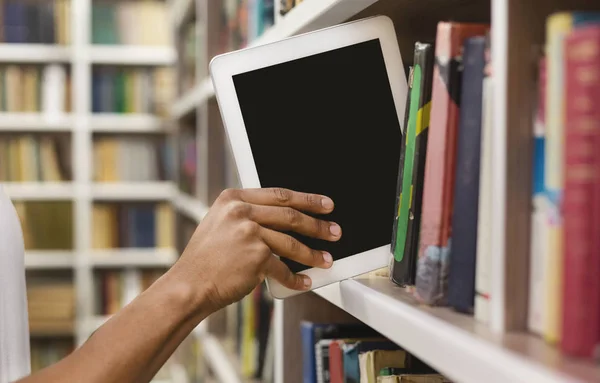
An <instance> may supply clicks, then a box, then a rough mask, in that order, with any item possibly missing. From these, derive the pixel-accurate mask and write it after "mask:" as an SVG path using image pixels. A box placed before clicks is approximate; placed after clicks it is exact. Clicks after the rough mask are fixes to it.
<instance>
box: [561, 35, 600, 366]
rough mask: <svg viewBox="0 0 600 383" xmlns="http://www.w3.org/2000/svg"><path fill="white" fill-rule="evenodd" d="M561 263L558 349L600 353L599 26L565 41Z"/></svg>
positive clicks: (581, 354)
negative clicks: (599, 308)
mask: <svg viewBox="0 0 600 383" xmlns="http://www.w3.org/2000/svg"><path fill="white" fill-rule="evenodd" d="M564 56H565V66H564V69H565V72H564V73H565V80H566V81H565V85H566V92H565V101H566V108H565V146H564V160H563V161H564V169H568V171H565V174H564V191H563V201H562V203H563V206H562V208H563V211H564V215H563V221H562V222H563V230H564V261H563V272H562V279H563V283H562V286H563V287H564V290H563V292H562V299H563V301H562V308H563V310H562V317H561V326H562V327H561V330H560V348H561V350H562V351H563V352H564V353H565V354H567V355H572V356H578V357H588V358H592V357H598V356H599V355H598V352H599V351H600V311H599V310H598V304H600V283H599V281H598V275H600V256H599V254H598V249H599V246H600V238H599V236H598V230H599V229H600V174H598V171H599V170H600V152H599V151H598V145H599V144H600V109H598V108H597V107H596V105H595V104H596V101H597V100H598V99H600V25H596V26H594V25H592V26H588V27H582V28H579V29H576V30H574V31H572V32H571V33H569V34H567V35H566V36H565V41H564Z"/></svg>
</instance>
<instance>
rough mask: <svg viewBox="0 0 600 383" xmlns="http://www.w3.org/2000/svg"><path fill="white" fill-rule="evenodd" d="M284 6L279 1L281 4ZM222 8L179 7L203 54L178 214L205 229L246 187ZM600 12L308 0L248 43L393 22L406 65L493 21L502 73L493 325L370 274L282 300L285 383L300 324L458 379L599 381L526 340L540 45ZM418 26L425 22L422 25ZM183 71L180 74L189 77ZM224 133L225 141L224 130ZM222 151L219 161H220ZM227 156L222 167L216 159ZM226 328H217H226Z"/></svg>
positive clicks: (297, 374)
mask: <svg viewBox="0 0 600 383" xmlns="http://www.w3.org/2000/svg"><path fill="white" fill-rule="evenodd" d="M279 3H280V2H279V1H275V5H276V7H279V6H280V4H279ZM211 4H213V6H217V7H218V5H214V4H218V2H214V3H213V2H207V1H204V0H196V1H194V0H178V1H174V2H173V18H172V22H173V26H174V29H175V30H176V31H181V30H182V29H183V28H184V26H186V25H190V24H192V25H194V26H195V28H196V30H197V37H198V41H197V42H196V48H197V50H198V51H199V52H200V53H199V54H198V57H197V59H196V81H195V84H194V85H193V86H191V88H190V89H187V90H185V91H183V92H180V93H179V95H178V98H177V100H176V101H175V102H174V103H173V105H172V108H171V117H172V119H173V120H174V123H175V127H174V130H175V131H177V132H179V130H180V129H183V127H184V126H190V125H191V126H193V127H194V128H195V129H196V132H197V136H198V137H199V138H198V140H197V144H196V150H197V153H198V154H197V155H198V157H199V158H201V160H199V161H198V166H199V168H198V169H196V176H197V177H196V179H197V180H198V184H199V190H197V191H196V193H194V195H189V194H186V193H182V192H181V191H176V192H175V197H174V204H175V206H176V207H177V209H178V210H179V211H181V212H183V213H184V214H186V215H187V216H189V217H190V218H192V219H194V220H196V221H197V222H199V221H200V220H201V219H202V218H203V216H204V214H205V213H206V211H207V207H208V206H210V204H211V203H212V200H213V198H214V196H215V191H216V190H219V189H222V188H224V187H231V186H234V187H235V186H236V180H235V169H233V168H232V167H231V162H230V161H231V160H230V157H229V155H228V152H227V151H228V149H227V143H226V141H225V140H224V139H223V135H222V132H221V131H222V126H220V124H221V122H220V117H219V114H218V113H219V112H218V108H215V100H214V89H213V87H212V84H211V82H210V79H209V78H208V77H207V75H208V72H207V65H208V61H209V60H210V57H211V56H212V55H214V53H215V49H216V48H215V44H216V43H215V39H216V37H215V36H216V35H217V34H218V28H217V27H216V26H215V25H212V24H211V20H213V19H214V15H215V12H216V11H215V9H213V8H212V7H213V6H211ZM569 9H581V10H600V7H599V5H598V4H591V2H586V1H583V0H575V1H566V0H553V1H545V0H534V1H528V2H523V1H518V0H508V1H505V0H467V1H463V0H449V1H444V2H439V1H433V0H424V1H419V2H414V1H408V0H400V1H398V0H364V1H355V0H304V1H302V2H301V3H300V4H298V5H297V6H296V7H295V8H293V9H292V10H291V11H290V12H288V13H287V14H285V15H284V16H279V14H278V12H277V11H276V18H275V25H274V26H272V27H271V28H270V29H268V30H267V31H266V32H265V33H264V34H263V35H262V36H260V37H259V38H257V39H256V40H254V41H251V42H250V43H249V44H248V45H250V46H253V45H259V44H265V43H269V42H272V41H276V40H279V39H282V38H286V37H289V36H292V35H295V34H298V33H302V32H307V31H311V30H315V29H319V28H324V27H328V26H332V25H335V24H338V23H341V22H344V21H349V20H354V19H360V18H363V17H367V16H372V15H377V14H384V15H387V16H389V17H391V18H392V19H393V20H394V22H395V26H396V30H397V36H398V42H399V45H400V48H401V52H402V55H403V58H404V59H405V60H406V61H408V62H410V60H411V58H412V47H413V44H414V42H415V41H418V40H422V39H424V40H427V39H429V40H433V39H434V38H435V31H436V28H435V26H436V24H437V22H439V21H446V20H454V21H475V22H491V26H492V27H491V40H492V47H493V48H492V49H493V51H492V65H493V68H494V75H493V91H492V92H493V93H492V97H493V100H494V101H493V102H494V105H493V108H494V121H493V129H492V130H493V132H494V133H493V146H494V148H493V158H492V169H493V171H492V174H493V176H492V178H493V179H492V185H493V187H494V190H496V191H497V194H496V195H495V196H494V200H495V203H494V204H493V208H492V211H491V215H492V227H493V230H492V231H493V233H494V234H493V237H492V239H491V243H492V246H491V248H492V249H493V251H492V252H493V254H492V257H491V258H492V260H493V261H492V262H493V264H492V269H493V270H494V274H493V277H492V291H493V296H494V300H493V301H492V307H491V320H490V323H489V326H488V325H484V324H482V323H480V322H478V321H476V320H475V319H474V318H473V317H472V316H467V315H462V314H458V313H456V312H454V311H453V310H451V309H449V308H444V307H426V306H421V305H418V304H417V303H415V301H414V299H413V298H412V297H411V296H409V294H408V293H406V292H405V291H404V289H401V288H399V287H396V286H395V285H393V284H392V283H391V282H390V281H388V280H387V279H383V280H382V279H381V278H376V277H372V276H362V277H357V278H354V279H350V280H345V281H342V282H340V283H335V284H333V285H330V286H326V287H323V288H321V289H318V290H316V291H315V292H314V293H309V294H303V295H301V296H299V297H294V298H291V299H288V300H285V301H276V302H275V306H274V320H273V323H272V331H273V332H274V337H275V350H276V352H275V363H274V364H275V382H286V383H287V382H300V381H302V365H301V363H299V360H301V358H302V350H301V347H300V343H301V338H300V334H299V324H300V321H301V320H313V321H319V320H324V321H334V320H339V321H356V320H359V321H362V322H363V323H365V324H367V325H369V326H371V327H372V328H374V329H375V330H377V331H379V332H380V333H382V334H383V335H384V336H386V337H388V338H389V339H391V340H392V341H394V342H396V343H398V344H399V345H401V346H403V347H404V348H406V349H407V350H408V351H410V352H411V353H413V354H414V355H416V356H417V357H419V358H421V359H422V360H423V361H425V362H426V363H428V364H430V365H431V366H432V367H434V368H436V369H438V370H439V371H440V372H441V373H443V374H444V375H446V376H447V377H448V378H450V379H452V380H453V381H456V382H466V383H471V382H472V383H479V382H484V381H485V382H549V383H550V382H552V383H555V382H556V383H558V382H595V381H599V380H600V369H599V368H598V367H597V366H596V365H594V364H592V363H591V362H588V361H582V360H576V359H571V358H568V357H566V356H564V355H562V354H561V353H560V352H559V350H558V349H557V347H555V346H551V345H548V344H547V343H545V342H544V341H543V340H541V339H540V337H538V336H535V335H532V334H530V333H529V332H527V323H526V312H527V299H528V298H527V287H526V286H527V282H528V270H529V266H528V260H529V237H528V235H529V234H528V233H529V226H528V225H529V222H530V216H529V214H530V207H529V205H530V203H531V193H530V190H528V188H527V187H523V185H529V183H530V179H531V169H530V167H529V166H524V164H529V163H530V158H531V155H532V148H531V123H532V122H531V121H532V110H533V108H532V104H531V103H532V96H531V88H532V87H533V84H532V70H533V69H532V66H533V64H532V62H531V49H532V46H533V45H534V44H541V43H543V42H544V34H545V22H546V18H547V17H548V15H550V14H551V13H553V12H555V11H558V10H569ZM415 20H418V22H415ZM180 69H181V68H180ZM215 130H216V132H215ZM215 153H216V154H215ZM208 158H213V159H214V158H217V159H219V160H220V161H221V162H209V161H207V160H206V159H208ZM211 168H212V169H214V168H224V169H227V171H228V172H229V173H228V174H227V175H226V176H225V178H226V179H227V181H225V180H224V179H223V178H220V177H217V176H212V175H211ZM220 318H221V317H220V316H215V318H209V319H207V322H208V325H207V326H206V327H205V330H203V331H202V332H199V333H197V336H198V337H200V338H201V339H202V342H203V345H204V347H205V348H206V350H207V352H206V353H205V355H204V356H205V358H206V359H207V362H208V364H209V365H211V366H213V370H214V375H215V376H216V377H217V379H218V380H219V381H220V382H227V383H229V382H241V381H245V379H244V378H243V377H241V375H240V374H239V373H234V372H236V371H239V370H240V369H239V366H238V365H237V364H238V363H239V360H238V359H237V358H236V357H232V356H231V355H230V354H229V353H228V352H226V351H224V348H225V344H224V343H225V341H224V340H223V338H222V337H221V334H220V333H221V331H220V330H214V329H213V325H212V324H211V323H214V322H219V321H220V320H221V319H220ZM217 327H218V326H217Z"/></svg>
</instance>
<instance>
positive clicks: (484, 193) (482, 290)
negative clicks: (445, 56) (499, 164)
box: [474, 33, 494, 323]
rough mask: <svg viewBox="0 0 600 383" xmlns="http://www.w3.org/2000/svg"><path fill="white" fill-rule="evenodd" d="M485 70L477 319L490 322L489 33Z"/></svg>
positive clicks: (490, 120)
mask: <svg viewBox="0 0 600 383" xmlns="http://www.w3.org/2000/svg"><path fill="white" fill-rule="evenodd" d="M485 63H486V64H485V68H484V74H485V76H484V78H483V93H482V99H483V101H482V108H483V111H482V122H481V147H480V158H481V163H480V166H479V199H478V203H477V204H478V207H477V210H478V211H477V257H476V261H475V307H474V315H475V319H476V320H477V321H479V322H483V323H488V321H489V317H490V300H491V285H492V281H491V273H492V269H491V265H492V260H491V254H492V246H491V236H492V233H491V229H492V226H491V214H492V213H491V211H492V203H493V199H492V193H493V188H492V171H493V168H492V149H493V141H492V135H493V130H492V129H493V121H494V113H493V110H494V108H493V105H494V100H493V82H492V81H493V68H492V60H491V40H490V34H489V33H487V34H486V49H485Z"/></svg>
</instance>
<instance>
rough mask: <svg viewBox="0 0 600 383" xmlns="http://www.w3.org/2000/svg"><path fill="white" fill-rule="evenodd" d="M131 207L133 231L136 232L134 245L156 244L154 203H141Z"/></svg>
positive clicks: (142, 246)
mask: <svg viewBox="0 0 600 383" xmlns="http://www.w3.org/2000/svg"><path fill="white" fill-rule="evenodd" d="M131 209H132V210H133V217H134V218H133V222H134V223H133V224H134V227H133V229H134V230H133V232H134V233H135V235H134V240H133V246H134V247H136V248H150V247H154V246H155V244H156V241H155V232H156V229H155V207H154V205H153V204H151V205H146V204H143V205H142V204H140V205H136V206H135V207H133V206H132V208H131Z"/></svg>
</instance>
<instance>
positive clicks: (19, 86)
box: [4, 65, 23, 113]
mask: <svg viewBox="0 0 600 383" xmlns="http://www.w3.org/2000/svg"><path fill="white" fill-rule="evenodd" d="M4 76H5V78H4V86H5V95H6V111H7V112H13V113H14V112H22V111H23V81H22V71H21V68H19V67H18V66H17V65H9V66H7V67H6V71H5V72H4Z"/></svg>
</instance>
